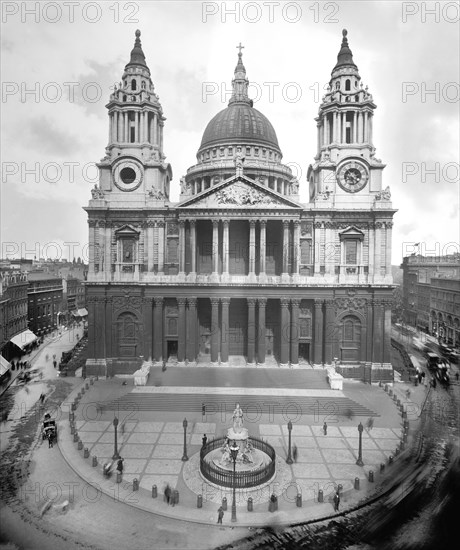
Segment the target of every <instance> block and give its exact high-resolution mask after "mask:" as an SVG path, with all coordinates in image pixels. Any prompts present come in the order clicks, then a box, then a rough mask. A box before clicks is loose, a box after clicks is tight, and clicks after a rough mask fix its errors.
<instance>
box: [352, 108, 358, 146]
mask: <svg viewBox="0 0 460 550" xmlns="http://www.w3.org/2000/svg"><path fill="white" fill-rule="evenodd" d="M353 143H358V117H357V113H356V111H354V112H353Z"/></svg>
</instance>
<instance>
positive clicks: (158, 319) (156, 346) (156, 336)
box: [153, 296, 163, 365]
mask: <svg viewBox="0 0 460 550" xmlns="http://www.w3.org/2000/svg"><path fill="white" fill-rule="evenodd" d="M153 300H154V302H155V307H154V308H153V352H154V356H155V362H156V363H160V364H161V365H162V364H163V363H162V362H163V297H162V296H155V297H154V298H153Z"/></svg>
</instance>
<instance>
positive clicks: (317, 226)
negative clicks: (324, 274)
mask: <svg viewBox="0 0 460 550" xmlns="http://www.w3.org/2000/svg"><path fill="white" fill-rule="evenodd" d="M313 227H314V242H313V246H314V247H315V248H314V258H315V260H314V261H315V266H314V272H315V276H319V275H320V269H321V242H320V240H321V222H315V223H314V224H313Z"/></svg>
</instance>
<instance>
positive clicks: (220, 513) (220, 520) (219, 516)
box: [217, 506, 224, 525]
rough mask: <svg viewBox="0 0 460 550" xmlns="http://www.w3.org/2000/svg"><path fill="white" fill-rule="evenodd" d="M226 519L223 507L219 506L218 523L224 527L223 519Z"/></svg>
mask: <svg viewBox="0 0 460 550" xmlns="http://www.w3.org/2000/svg"><path fill="white" fill-rule="evenodd" d="M223 517H224V509H223V508H222V506H219V509H218V510H217V523H220V524H221V525H222V519H223Z"/></svg>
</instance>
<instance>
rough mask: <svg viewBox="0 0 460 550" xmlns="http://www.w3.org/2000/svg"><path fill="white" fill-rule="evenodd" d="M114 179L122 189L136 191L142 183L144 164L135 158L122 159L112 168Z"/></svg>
mask: <svg viewBox="0 0 460 550" xmlns="http://www.w3.org/2000/svg"><path fill="white" fill-rule="evenodd" d="M112 174H113V181H114V183H115V185H116V186H117V187H118V189H121V190H122V191H134V189H137V188H138V187H139V185H140V184H141V183H142V177H143V170H142V166H141V165H140V164H138V163H137V162H135V161H133V160H122V161H121V162H119V163H118V164H116V165H115V166H114V167H113V169H112Z"/></svg>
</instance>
